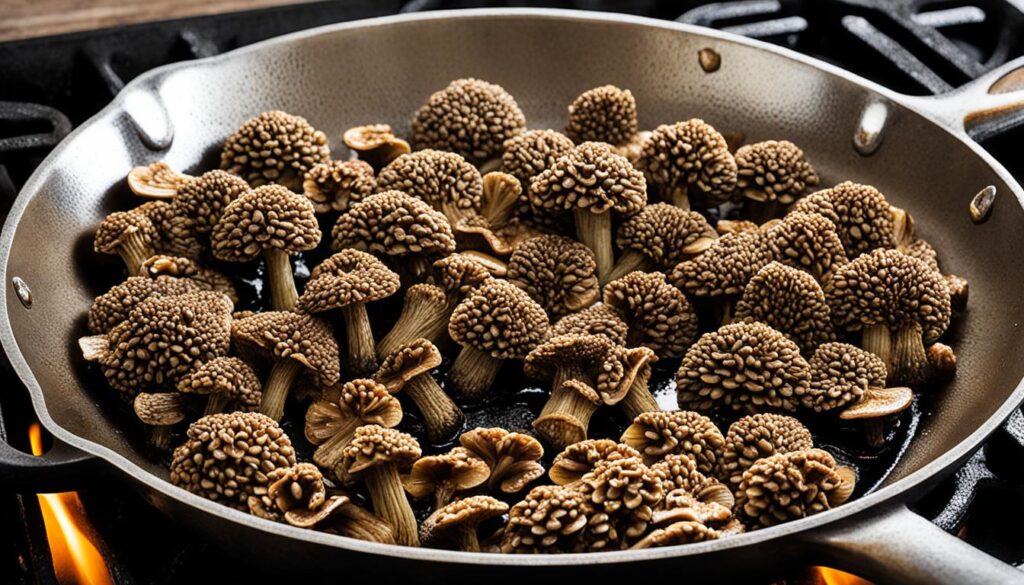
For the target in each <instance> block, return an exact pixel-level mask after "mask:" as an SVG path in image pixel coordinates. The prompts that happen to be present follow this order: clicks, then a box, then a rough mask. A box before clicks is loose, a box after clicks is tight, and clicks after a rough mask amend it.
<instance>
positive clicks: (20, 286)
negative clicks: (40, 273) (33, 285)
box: [11, 276, 32, 309]
mask: <svg viewBox="0 0 1024 585" xmlns="http://www.w3.org/2000/svg"><path fill="white" fill-rule="evenodd" d="M11 284H13V285H14V294H16V295H18V300H19V301H21V306H23V307H25V308H26V309H31V308H32V289H30V288H29V287H28V285H27V284H25V281H24V280H22V279H21V278H20V277H18V276H15V277H14V278H12V279H11Z"/></svg>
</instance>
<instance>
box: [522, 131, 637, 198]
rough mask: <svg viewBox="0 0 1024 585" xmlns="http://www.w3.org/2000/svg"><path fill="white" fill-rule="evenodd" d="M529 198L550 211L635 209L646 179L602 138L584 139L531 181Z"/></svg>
mask: <svg viewBox="0 0 1024 585" xmlns="http://www.w3.org/2000/svg"><path fill="white" fill-rule="evenodd" d="M530 202H531V203H532V204H533V205H534V207H535V208H537V209H538V210H543V211H547V212H556V213H557V212H560V211H573V210H575V209H587V210H589V211H590V212H591V213H607V212H609V211H616V212H618V213H623V214H628V213H636V212H637V211H640V210H641V209H643V207H644V205H646V204H647V183H646V182H645V181H644V176H643V175H642V174H641V173H640V172H639V171H637V170H636V169H634V168H633V165H632V163H630V162H629V160H628V159H627V158H626V157H623V156H620V155H618V154H615V152H614V151H613V150H612V148H611V147H610V146H608V145H607V144H604V143H601V142H584V143H583V144H580V145H579V146H577V147H575V148H574V149H572V151H571V152H569V154H567V155H565V156H563V157H562V158H560V159H558V160H557V161H555V163H554V164H553V165H551V166H550V167H548V169H547V170H545V171H544V172H542V173H541V174H539V175H537V176H536V177H534V178H533V180H532V181H531V182H530Z"/></svg>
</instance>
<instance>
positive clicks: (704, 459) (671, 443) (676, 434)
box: [619, 410, 725, 474]
mask: <svg viewBox="0 0 1024 585" xmlns="http://www.w3.org/2000/svg"><path fill="white" fill-rule="evenodd" d="M619 440H620V441H622V442H623V443H625V444H626V445H629V446H630V447H632V448H634V449H636V450H637V451H638V452H639V453H640V454H641V456H642V457H643V459H644V463H646V464H647V465H653V464H654V463H657V462H658V461H660V460H661V459H663V458H665V457H666V456H667V455H671V454H685V455H689V456H690V457H692V458H693V460H694V461H695V462H696V463H697V469H698V470H699V471H700V472H701V473H705V474H710V473H712V472H713V471H714V469H715V462H716V461H718V458H719V455H720V453H721V451H722V445H724V444H725V437H723V436H722V431H720V430H718V427H717V426H715V423H713V422H712V421H711V419H709V418H708V417H706V416H704V415H702V414H699V413H696V412H691V411H687V410H677V411H674V412H645V413H643V414H641V415H640V416H638V417H636V419H634V420H633V424H631V425H630V426H629V427H628V428H627V429H626V431H625V432H624V433H622V438H620V439H619Z"/></svg>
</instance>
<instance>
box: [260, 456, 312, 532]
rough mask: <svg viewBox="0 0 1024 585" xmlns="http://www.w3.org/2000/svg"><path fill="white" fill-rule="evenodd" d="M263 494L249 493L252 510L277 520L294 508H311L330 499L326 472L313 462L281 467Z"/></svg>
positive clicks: (264, 516) (269, 518)
mask: <svg viewBox="0 0 1024 585" xmlns="http://www.w3.org/2000/svg"><path fill="white" fill-rule="evenodd" d="M272 479H273V481H272V483H271V484H270V487H268V488H267V493H266V495H265V496H263V497H259V496H249V512H250V513H252V514H254V515H256V516H259V517H260V518H266V519H267V520H274V521H278V520H281V519H282V518H283V517H284V514H287V513H288V512H292V511H295V510H305V511H312V510H316V509H318V508H320V507H321V506H323V505H324V504H325V503H326V501H327V487H326V486H325V485H324V476H323V474H321V473H320V470H319V469H317V466H316V465H313V464H312V463H297V464H295V465H293V466H291V467H286V468H283V469H278V470H276V471H275V472H274V474H273V478H272Z"/></svg>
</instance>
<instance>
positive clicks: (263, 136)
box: [220, 110, 331, 190]
mask: <svg viewBox="0 0 1024 585" xmlns="http://www.w3.org/2000/svg"><path fill="white" fill-rule="evenodd" d="M330 158H331V150H330V148H328V146H327V135H325V134H324V133H323V132H320V131H319V130H317V129H315V128H313V127H312V126H311V125H310V124H309V122H307V121H306V119H305V118H303V117H301V116H293V115H291V114H288V113H285V112H281V111H277V110H275V111H272V112H264V113H262V114H260V115H258V116H255V117H253V118H250V119H249V120H247V121H246V122H245V124H242V127H241V128H239V129H238V130H236V131H235V133H234V134H232V135H231V136H230V137H228V139H227V140H226V141H225V142H224V150H222V151H221V153H220V168H222V169H224V170H225V171H228V172H229V173H233V174H235V175H238V176H240V177H242V178H243V179H245V180H246V181H247V182H248V183H249V184H250V185H252V186H253V187H259V186H260V185H265V184H267V183H277V184H279V185H284V186H285V187H288V188H289V189H296V190H297V189H298V188H299V187H300V186H301V183H302V177H303V175H305V174H306V173H307V172H309V170H310V169H311V168H313V165H315V164H317V163H320V162H325V161H328V160H330Z"/></svg>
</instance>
